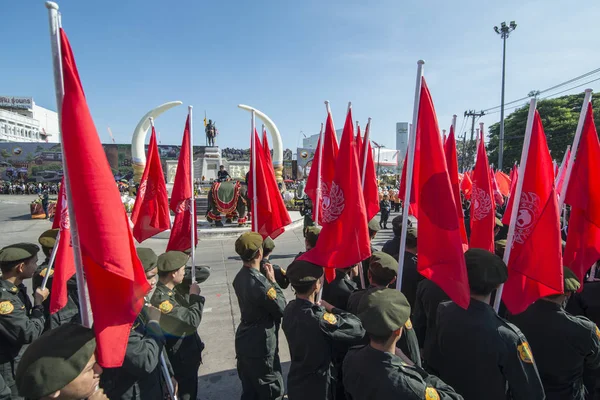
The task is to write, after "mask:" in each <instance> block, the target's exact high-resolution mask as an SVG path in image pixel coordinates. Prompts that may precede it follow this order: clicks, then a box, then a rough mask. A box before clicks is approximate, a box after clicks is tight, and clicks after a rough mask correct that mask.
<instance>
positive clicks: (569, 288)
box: [563, 267, 581, 293]
mask: <svg viewBox="0 0 600 400" xmlns="http://www.w3.org/2000/svg"><path fill="white" fill-rule="evenodd" d="M563 279H564V280H565V282H564V292H565V293H567V292H576V291H578V290H579V288H580V287H581V283H580V282H579V279H578V278H577V275H575V272H573V271H571V270H570V269H569V268H568V267H563Z"/></svg>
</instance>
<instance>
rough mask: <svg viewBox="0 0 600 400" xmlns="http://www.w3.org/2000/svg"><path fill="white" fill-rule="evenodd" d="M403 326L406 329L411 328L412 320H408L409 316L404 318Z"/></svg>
mask: <svg viewBox="0 0 600 400" xmlns="http://www.w3.org/2000/svg"><path fill="white" fill-rule="evenodd" d="M404 327H405V328H406V329H412V322H410V318H409V319H407V320H406V323H405V324H404Z"/></svg>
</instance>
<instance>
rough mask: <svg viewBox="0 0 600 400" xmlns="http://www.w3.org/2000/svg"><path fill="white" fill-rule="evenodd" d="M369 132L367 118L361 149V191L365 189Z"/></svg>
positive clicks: (369, 125) (369, 126)
mask: <svg viewBox="0 0 600 400" xmlns="http://www.w3.org/2000/svg"><path fill="white" fill-rule="evenodd" d="M370 131H371V117H369V121H368V122H367V126H366V127H365V137H364V138H363V140H364V143H363V148H362V149H361V151H362V154H363V165H361V170H362V171H361V174H360V178H361V179H362V189H363V190H364V189H365V175H366V174H367V151H369V133H370Z"/></svg>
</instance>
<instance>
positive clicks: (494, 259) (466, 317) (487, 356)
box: [428, 249, 558, 400]
mask: <svg viewBox="0 0 600 400" xmlns="http://www.w3.org/2000/svg"><path fill="white" fill-rule="evenodd" d="M465 260H466V264H467V274H468V277H469V285H470V287H471V291H473V288H481V287H496V286H498V285H500V284H501V283H503V282H505V281H506V279H507V277H508V270H507V268H506V265H505V264H504V262H503V261H502V259H501V258H500V257H498V256H496V255H494V254H492V253H489V252H487V251H485V250H481V249H469V250H468V251H467V252H466V253H465ZM557 362H558V360H557ZM428 365H429V366H430V367H431V368H432V369H433V370H434V371H436V372H437V373H438V374H439V377H440V378H442V379H443V380H444V381H445V382H447V383H448V384H449V385H452V387H453V388H454V389H456V391H457V392H458V393H460V394H462V395H463V396H464V397H465V399H468V400H470V399H486V400H505V399H515V400H520V399H523V400H541V399H544V389H543V387H542V383H541V381H540V376H539V374H538V370H537V367H536V365H535V362H534V360H533V355H532V353H531V349H530V347H529V343H528V342H527V339H526V338H525V336H524V335H523V334H522V333H521V331H520V330H519V328H517V327H516V326H514V325H513V324H510V323H508V322H507V321H506V320H504V319H502V318H500V317H499V316H498V315H497V314H496V313H495V312H494V309H493V308H492V307H491V306H490V305H489V304H487V303H483V302H481V301H479V300H475V299H473V298H471V303H470V305H469V307H468V308H467V309H466V310H464V309H462V308H460V307H459V306H457V305H456V304H455V303H453V302H445V303H442V304H440V306H439V307H438V312H437V335H436V348H435V349H434V351H433V354H432V356H431V359H430V360H428Z"/></svg>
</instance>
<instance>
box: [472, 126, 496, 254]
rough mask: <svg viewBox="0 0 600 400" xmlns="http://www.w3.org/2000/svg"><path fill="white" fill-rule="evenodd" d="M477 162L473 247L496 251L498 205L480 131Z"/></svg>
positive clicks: (473, 192) (475, 170) (474, 173)
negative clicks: (495, 236) (495, 200)
mask: <svg viewBox="0 0 600 400" xmlns="http://www.w3.org/2000/svg"><path fill="white" fill-rule="evenodd" d="M480 135H481V137H480V139H479V148H478V149H477V162H476V163H475V169H474V171H473V191H472V193H471V243H470V245H471V248H478V249H484V250H487V251H489V252H491V253H493V252H494V228H495V227H496V205H495V204H494V200H493V198H494V197H493V192H492V182H491V179H490V165H489V164H488V158H487V154H486V152H485V143H484V142H483V132H481V133H480Z"/></svg>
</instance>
